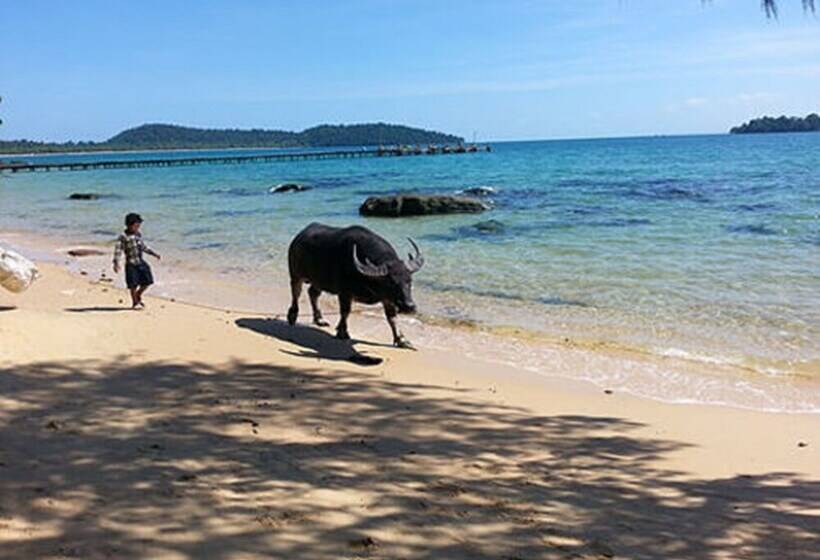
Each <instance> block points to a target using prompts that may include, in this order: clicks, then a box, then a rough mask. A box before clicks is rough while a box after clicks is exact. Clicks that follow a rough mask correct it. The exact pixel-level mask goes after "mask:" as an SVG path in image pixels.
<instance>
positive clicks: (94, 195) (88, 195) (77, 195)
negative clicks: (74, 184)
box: [68, 193, 102, 200]
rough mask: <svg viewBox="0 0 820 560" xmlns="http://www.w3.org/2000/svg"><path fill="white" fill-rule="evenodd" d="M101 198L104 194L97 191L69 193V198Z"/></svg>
mask: <svg viewBox="0 0 820 560" xmlns="http://www.w3.org/2000/svg"><path fill="white" fill-rule="evenodd" d="M101 198H102V195H101V194H97V193H71V194H70V195H68V200H99V199H101Z"/></svg>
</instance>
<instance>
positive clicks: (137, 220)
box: [125, 212, 142, 227]
mask: <svg viewBox="0 0 820 560" xmlns="http://www.w3.org/2000/svg"><path fill="white" fill-rule="evenodd" d="M141 223H142V216H140V215H139V214H135V213H134V212H131V213H130V214H128V215H127V216H125V227H129V226H131V224H141Z"/></svg>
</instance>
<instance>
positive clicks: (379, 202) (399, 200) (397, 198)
mask: <svg viewBox="0 0 820 560" xmlns="http://www.w3.org/2000/svg"><path fill="white" fill-rule="evenodd" d="M489 209H490V207H489V206H488V205H487V204H486V203H484V202H482V201H480V200H476V199H474V198H467V197H463V196H450V195H420V194H410V195H389V196H371V197H370V198H368V199H367V200H365V201H364V204H362V205H361V207H360V208H359V214H361V215H362V216H380V217H385V218H398V217H401V216H427V215H432V214H464V213H477V212H483V211H485V210H489Z"/></svg>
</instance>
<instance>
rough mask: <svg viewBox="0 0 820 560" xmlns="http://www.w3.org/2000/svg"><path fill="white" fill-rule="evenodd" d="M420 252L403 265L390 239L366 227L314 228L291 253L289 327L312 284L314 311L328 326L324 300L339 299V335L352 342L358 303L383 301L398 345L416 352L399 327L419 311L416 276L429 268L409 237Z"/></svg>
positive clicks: (302, 235)
mask: <svg viewBox="0 0 820 560" xmlns="http://www.w3.org/2000/svg"><path fill="white" fill-rule="evenodd" d="M409 241H410V244H411V245H412V246H413V251H414V254H410V255H408V256H409V259H408V260H407V261H403V260H401V259H400V258H399V256H398V255H397V254H396V251H395V250H394V249H393V247H391V246H390V243H388V242H387V241H386V240H385V239H384V238H382V237H380V236H379V235H376V234H375V233H373V232H372V231H370V230H369V229H367V228H365V227H361V226H350V227H346V228H336V227H330V226H326V225H323V224H316V223H313V224H310V225H309V226H307V227H306V228H305V229H303V230H302V231H301V232H299V234H298V235H297V236H296V237H295V238H294V239H293V241H292V242H291V244H290V248H289V249H288V267H289V269H290V289H291V294H292V295H293V301H292V303H291V305H290V309H289V310H288V323H290V324H291V325H293V324H294V323H295V322H296V318H297V316H298V315H299V296H300V295H301V294H302V284H303V283H305V282H307V283H309V284H310V287H309V288H308V296H310V305H311V307H312V308H313V322H314V324H316V325H319V326H327V325H328V323H327V322H326V321H325V320H324V319H323V318H322V312H321V310H319V304H318V300H319V296H320V295H321V293H322V292H330V293H331V294H336V295H337V296H339V311H340V314H341V319H339V324H338V326H337V327H336V336H337V337H338V338H341V339H344V340H347V339H349V338H350V334H349V333H348V331H347V317H348V315H350V306H351V303H352V302H353V300H356V301H359V302H361V303H367V304H374V303H381V304H382V305H383V306H384V314H385V316H386V317H387V322H388V324H389V325H390V330H392V331H393V344H394V345H395V346H397V347H399V348H411V349H412V348H413V346H412V345H411V344H410V342H409V341H408V340H407V339H406V338H404V336H403V335H402V334H401V332H400V331H399V328H398V326H397V325H396V315H397V314H398V313H414V312H415V311H416V304H415V303H413V296H412V294H411V287H412V275H413V274H414V273H415V272H418V270H419V269H420V268H421V267H422V265H424V257H423V256H422V255H421V251H420V250H419V248H418V245H416V244H415V242H414V241H413V240H412V239H409Z"/></svg>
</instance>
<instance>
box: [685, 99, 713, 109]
mask: <svg viewBox="0 0 820 560" xmlns="http://www.w3.org/2000/svg"><path fill="white" fill-rule="evenodd" d="M706 103H708V100H707V99H706V98H705V97H689V98H687V99H684V101H683V104H684V105H685V106H686V107H702V106H703V105H706Z"/></svg>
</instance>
